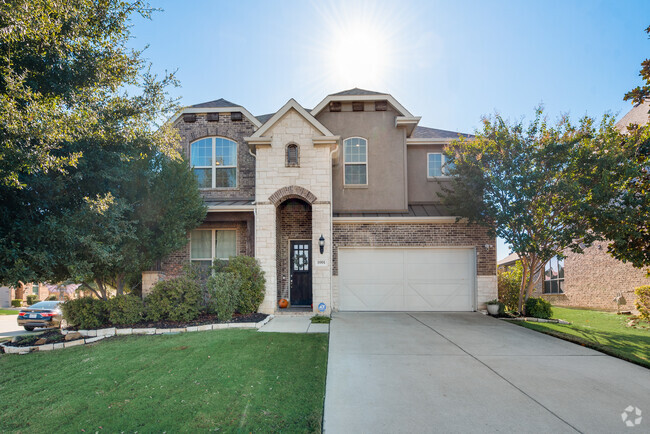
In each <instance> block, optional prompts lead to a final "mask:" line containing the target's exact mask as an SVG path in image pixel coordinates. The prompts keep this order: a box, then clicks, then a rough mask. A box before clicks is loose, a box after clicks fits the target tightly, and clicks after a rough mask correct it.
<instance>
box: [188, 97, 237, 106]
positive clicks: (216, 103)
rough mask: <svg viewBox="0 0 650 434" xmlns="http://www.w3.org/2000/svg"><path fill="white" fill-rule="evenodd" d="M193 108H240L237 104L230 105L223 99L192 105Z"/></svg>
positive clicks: (230, 103)
mask: <svg viewBox="0 0 650 434" xmlns="http://www.w3.org/2000/svg"><path fill="white" fill-rule="evenodd" d="M191 107H193V108H223V107H241V106H240V105H239V104H235V103H232V102H230V101H227V100H225V99H223V98H219V99H215V100H214V101H208V102H202V103H200V104H194V105H193V106H191Z"/></svg>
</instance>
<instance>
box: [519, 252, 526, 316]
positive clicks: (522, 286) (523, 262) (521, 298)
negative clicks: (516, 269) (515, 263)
mask: <svg viewBox="0 0 650 434" xmlns="http://www.w3.org/2000/svg"><path fill="white" fill-rule="evenodd" d="M521 266H522V269H523V271H522V273H521V284H520V285H519V301H518V302H517V310H518V311H519V313H520V314H523V312H524V310H523V309H524V294H525V291H526V280H527V277H528V262H527V261H526V260H525V259H524V258H522V259H521Z"/></svg>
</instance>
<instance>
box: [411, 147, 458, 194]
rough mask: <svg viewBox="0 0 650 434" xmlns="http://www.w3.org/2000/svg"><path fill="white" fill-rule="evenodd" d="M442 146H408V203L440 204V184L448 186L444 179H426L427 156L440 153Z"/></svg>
mask: <svg viewBox="0 0 650 434" xmlns="http://www.w3.org/2000/svg"><path fill="white" fill-rule="evenodd" d="M442 149H443V146H442V145H409V146H408V147H407V151H406V155H407V162H408V198H409V203H431V202H440V197H438V193H439V192H441V191H442V190H441V188H440V184H439V181H440V182H443V183H446V184H447V185H449V181H447V180H445V178H433V179H429V178H428V177H427V154H428V153H430V152H439V153H442Z"/></svg>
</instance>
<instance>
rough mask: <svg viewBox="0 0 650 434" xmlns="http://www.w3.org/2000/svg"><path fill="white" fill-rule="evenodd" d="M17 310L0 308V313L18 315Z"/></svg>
mask: <svg viewBox="0 0 650 434" xmlns="http://www.w3.org/2000/svg"><path fill="white" fill-rule="evenodd" d="M18 312H19V311H18V310H11V309H0V315H18Z"/></svg>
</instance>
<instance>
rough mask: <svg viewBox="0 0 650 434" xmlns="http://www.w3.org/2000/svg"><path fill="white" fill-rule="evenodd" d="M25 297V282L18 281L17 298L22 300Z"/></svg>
mask: <svg viewBox="0 0 650 434" xmlns="http://www.w3.org/2000/svg"><path fill="white" fill-rule="evenodd" d="M24 297H25V284H24V283H23V282H18V288H16V299H18V300H22V299H23V298H24Z"/></svg>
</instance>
